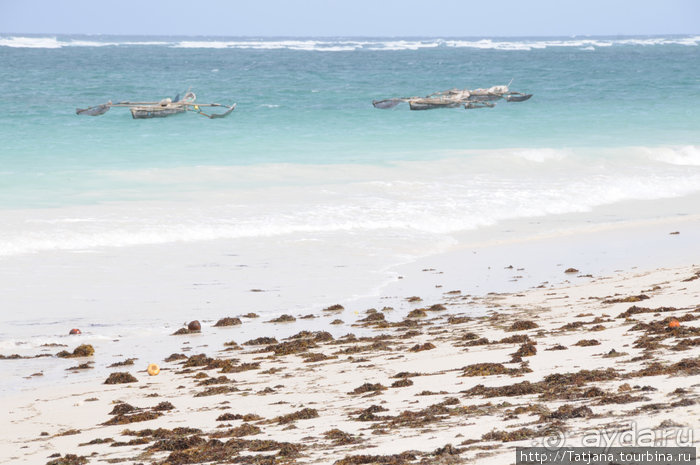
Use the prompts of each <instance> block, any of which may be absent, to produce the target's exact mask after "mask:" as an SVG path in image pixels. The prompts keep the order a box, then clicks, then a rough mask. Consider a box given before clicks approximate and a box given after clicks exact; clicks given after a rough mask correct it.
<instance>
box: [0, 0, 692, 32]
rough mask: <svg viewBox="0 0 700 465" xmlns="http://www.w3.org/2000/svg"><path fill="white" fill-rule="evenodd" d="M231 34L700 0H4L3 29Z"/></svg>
mask: <svg viewBox="0 0 700 465" xmlns="http://www.w3.org/2000/svg"><path fill="white" fill-rule="evenodd" d="M22 32H25V33H75V34H99V33H101V34H139V35H140V34H145V35H228V36H438V37H445V36H463V37H466V36H523V35H526V36H533V35H535V36H547V35H550V36H551V35H557V36H570V35H617V34H620V35H638V34H695V33H698V32H700V0H624V1H623V0H492V1H488V0H480V1H471V0H461V1H460V0H430V1H425V0H297V1H293V0H254V1H248V0H228V1H225V0H198V1H194V2H193V1H185V0H61V1H59V0H0V33H22Z"/></svg>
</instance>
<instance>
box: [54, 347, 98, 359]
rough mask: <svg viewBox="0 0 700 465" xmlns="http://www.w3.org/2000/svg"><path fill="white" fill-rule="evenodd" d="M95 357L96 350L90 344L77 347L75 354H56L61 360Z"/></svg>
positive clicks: (64, 352) (66, 352)
mask: <svg viewBox="0 0 700 465" xmlns="http://www.w3.org/2000/svg"><path fill="white" fill-rule="evenodd" d="M93 355H95V349H94V348H93V347H92V346H91V345H90V344H81V345H79V346H78V347H76V348H75V349H74V350H73V352H68V351H67V350H62V351H60V352H59V353H57V354H56V357H60V358H77V357H92V356H93Z"/></svg>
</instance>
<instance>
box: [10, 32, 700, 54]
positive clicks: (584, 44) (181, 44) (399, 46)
mask: <svg viewBox="0 0 700 465" xmlns="http://www.w3.org/2000/svg"><path fill="white" fill-rule="evenodd" d="M699 44H700V36H699V35H693V36H671V37H626V38H610V39H608V38H604V37H584V38H578V37H573V38H565V39H564V38H562V39H554V38H552V39H544V38H523V39H490V38H483V39H450V38H430V39H323V40H315V39H288V40H279V39H249V38H238V39H223V38H215V39H211V38H207V39H197V38H188V39H187V40H182V39H178V38H173V39H170V40H147V39H145V40H144V39H142V40H137V39H134V40H117V39H115V38H114V37H109V38H106V37H105V38H101V37H97V38H95V37H92V36H91V37H89V38H85V37H82V36H80V37H56V36H51V37H25V36H0V47H11V48H44V49H57V48H63V47H117V46H165V47H173V48H211V49H243V50H298V51H317V52H347V51H355V50H370V51H398V50H420V49H430V48H473V49H483V50H504V51H530V50H540V49H546V48H556V47H573V48H577V49H580V50H595V49H597V48H605V47H613V46H649V47H650V46H664V45H684V46H698V45H699Z"/></svg>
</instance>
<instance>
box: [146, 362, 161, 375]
mask: <svg viewBox="0 0 700 465" xmlns="http://www.w3.org/2000/svg"><path fill="white" fill-rule="evenodd" d="M146 371H148V374H149V375H151V376H155V375H157V374H158V373H160V367H159V366H158V365H156V364H155V363H151V364H150V365H148V369H147V370H146Z"/></svg>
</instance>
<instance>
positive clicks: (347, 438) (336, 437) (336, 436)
mask: <svg viewBox="0 0 700 465" xmlns="http://www.w3.org/2000/svg"><path fill="white" fill-rule="evenodd" d="M323 437H324V438H326V439H330V440H331V441H333V445H334V446H344V445H346V444H356V443H358V442H360V439H358V438H357V437H355V436H353V435H352V434H350V433H346V432H345V431H342V430H339V429H337V428H334V429H332V430H329V431H326V432H325V433H323Z"/></svg>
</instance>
